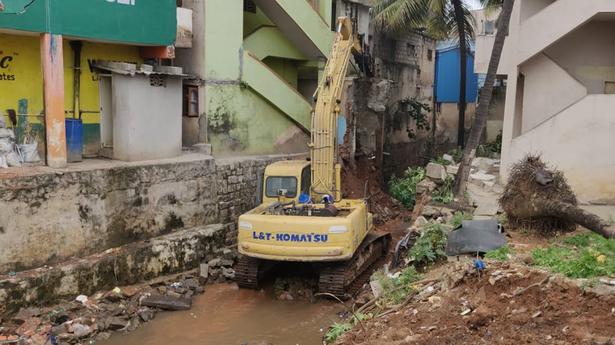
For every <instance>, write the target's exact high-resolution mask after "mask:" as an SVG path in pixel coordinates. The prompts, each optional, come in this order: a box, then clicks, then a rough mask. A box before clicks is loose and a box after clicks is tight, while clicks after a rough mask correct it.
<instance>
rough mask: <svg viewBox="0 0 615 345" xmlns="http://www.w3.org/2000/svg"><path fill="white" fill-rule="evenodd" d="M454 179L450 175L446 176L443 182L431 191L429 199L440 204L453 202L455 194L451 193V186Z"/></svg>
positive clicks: (453, 183)
mask: <svg viewBox="0 0 615 345" xmlns="http://www.w3.org/2000/svg"><path fill="white" fill-rule="evenodd" d="M454 185H455V180H453V178H452V177H450V176H447V177H446V180H444V183H443V184H442V185H440V186H438V188H436V190H434V191H433V192H432V193H431V200H433V201H434V202H437V203H441V204H449V203H451V202H453V200H454V199H455V196H454V195H453V186H454Z"/></svg>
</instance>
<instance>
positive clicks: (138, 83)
mask: <svg viewBox="0 0 615 345" xmlns="http://www.w3.org/2000/svg"><path fill="white" fill-rule="evenodd" d="M162 77H163V78H164V86H151V85H150V78H149V77H148V76H145V75H135V76H134V77H131V76H123V75H118V74H114V75H113V77H112V87H111V89H112V92H113V158H115V159H118V160H122V161H128V162H134V161H144V160H150V159H160V158H171V157H175V156H179V155H180V154H181V150H182V120H181V109H182V80H181V78H180V77H172V76H162Z"/></svg>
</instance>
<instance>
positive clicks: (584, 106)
mask: <svg viewBox="0 0 615 345" xmlns="http://www.w3.org/2000/svg"><path fill="white" fill-rule="evenodd" d="M540 3H541V4H542V5H540V4H538V1H534V0H521V1H517V2H516V3H515V7H514V9H513V13H512V18H511V27H510V31H509V35H508V37H507V39H506V45H505V48H504V55H505V56H508V59H507V60H505V61H503V62H505V63H503V64H500V72H502V73H504V74H507V75H508V80H507V94H506V106H505V116H504V129H503V140H502V165H501V170H500V174H501V177H502V179H503V180H505V179H506V178H507V177H508V174H509V169H510V167H511V165H512V164H514V163H515V162H516V161H517V160H518V159H520V158H521V157H522V156H523V155H525V154H528V153H542V154H543V158H544V159H545V160H546V161H547V162H548V163H549V164H552V165H553V166H555V167H557V168H559V169H561V170H562V171H563V172H564V173H565V175H566V177H567V178H568V180H569V182H570V184H571V185H572V187H573V190H574V192H575V193H576V194H577V195H578V196H579V198H580V199H581V200H582V201H588V202H591V201H593V202H611V203H612V202H615V191H614V190H613V188H611V185H612V182H613V177H612V176H613V167H615V158H614V157H615V156H614V155H613V154H612V153H609V152H608V151H609V149H608V148H607V147H613V145H614V144H613V141H612V138H613V134H612V133H613V116H612V109H613V100H614V99H615V98H613V95H599V94H591V93H601V92H600V84H602V83H603V82H604V81H608V80H609V79H610V78H611V72H610V71H611V69H612V66H615V61H613V60H612V56H613V52H612V50H613V48H612V44H611V42H610V41H608V40H609V37H610V36H611V32H612V28H613V24H612V23H613V21H612V18H613V16H612V14H613V13H615V3H614V2H612V1H607V0H588V1H583V2H579V1H575V0H557V1H554V2H553V1H540ZM537 4H538V5H540V6H539V7H542V8H541V9H539V11H536V9H534V10H528V9H529V8H530V7H532V6H535V5H537ZM528 6H529V7H528ZM531 12H534V13H533V14H532V13H531ZM528 15H531V16H529V17H528ZM542 54H544V55H542ZM549 59H550V60H549ZM537 61H542V62H537ZM522 72H524V73H523V74H521V73H522ZM528 87H529V88H530V89H533V91H528ZM587 90H589V91H590V94H588V95H586V96H585V97H583V94H582V92H581V91H584V92H585V93H587ZM579 98H580V99H579ZM532 127H533V128H532ZM524 131H525V133H524Z"/></svg>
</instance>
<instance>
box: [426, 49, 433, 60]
mask: <svg viewBox="0 0 615 345" xmlns="http://www.w3.org/2000/svg"><path fill="white" fill-rule="evenodd" d="M432 59H433V50H431V49H427V60H429V61H431V60H432Z"/></svg>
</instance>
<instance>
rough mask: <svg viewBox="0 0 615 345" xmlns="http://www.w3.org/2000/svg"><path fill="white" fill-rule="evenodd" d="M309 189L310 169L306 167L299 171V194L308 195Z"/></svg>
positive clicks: (310, 181) (310, 180) (310, 183)
mask: <svg viewBox="0 0 615 345" xmlns="http://www.w3.org/2000/svg"><path fill="white" fill-rule="evenodd" d="M310 187H312V169H311V168H310V166H309V165H308V166H306V167H305V168H303V171H301V194H306V195H310Z"/></svg>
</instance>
